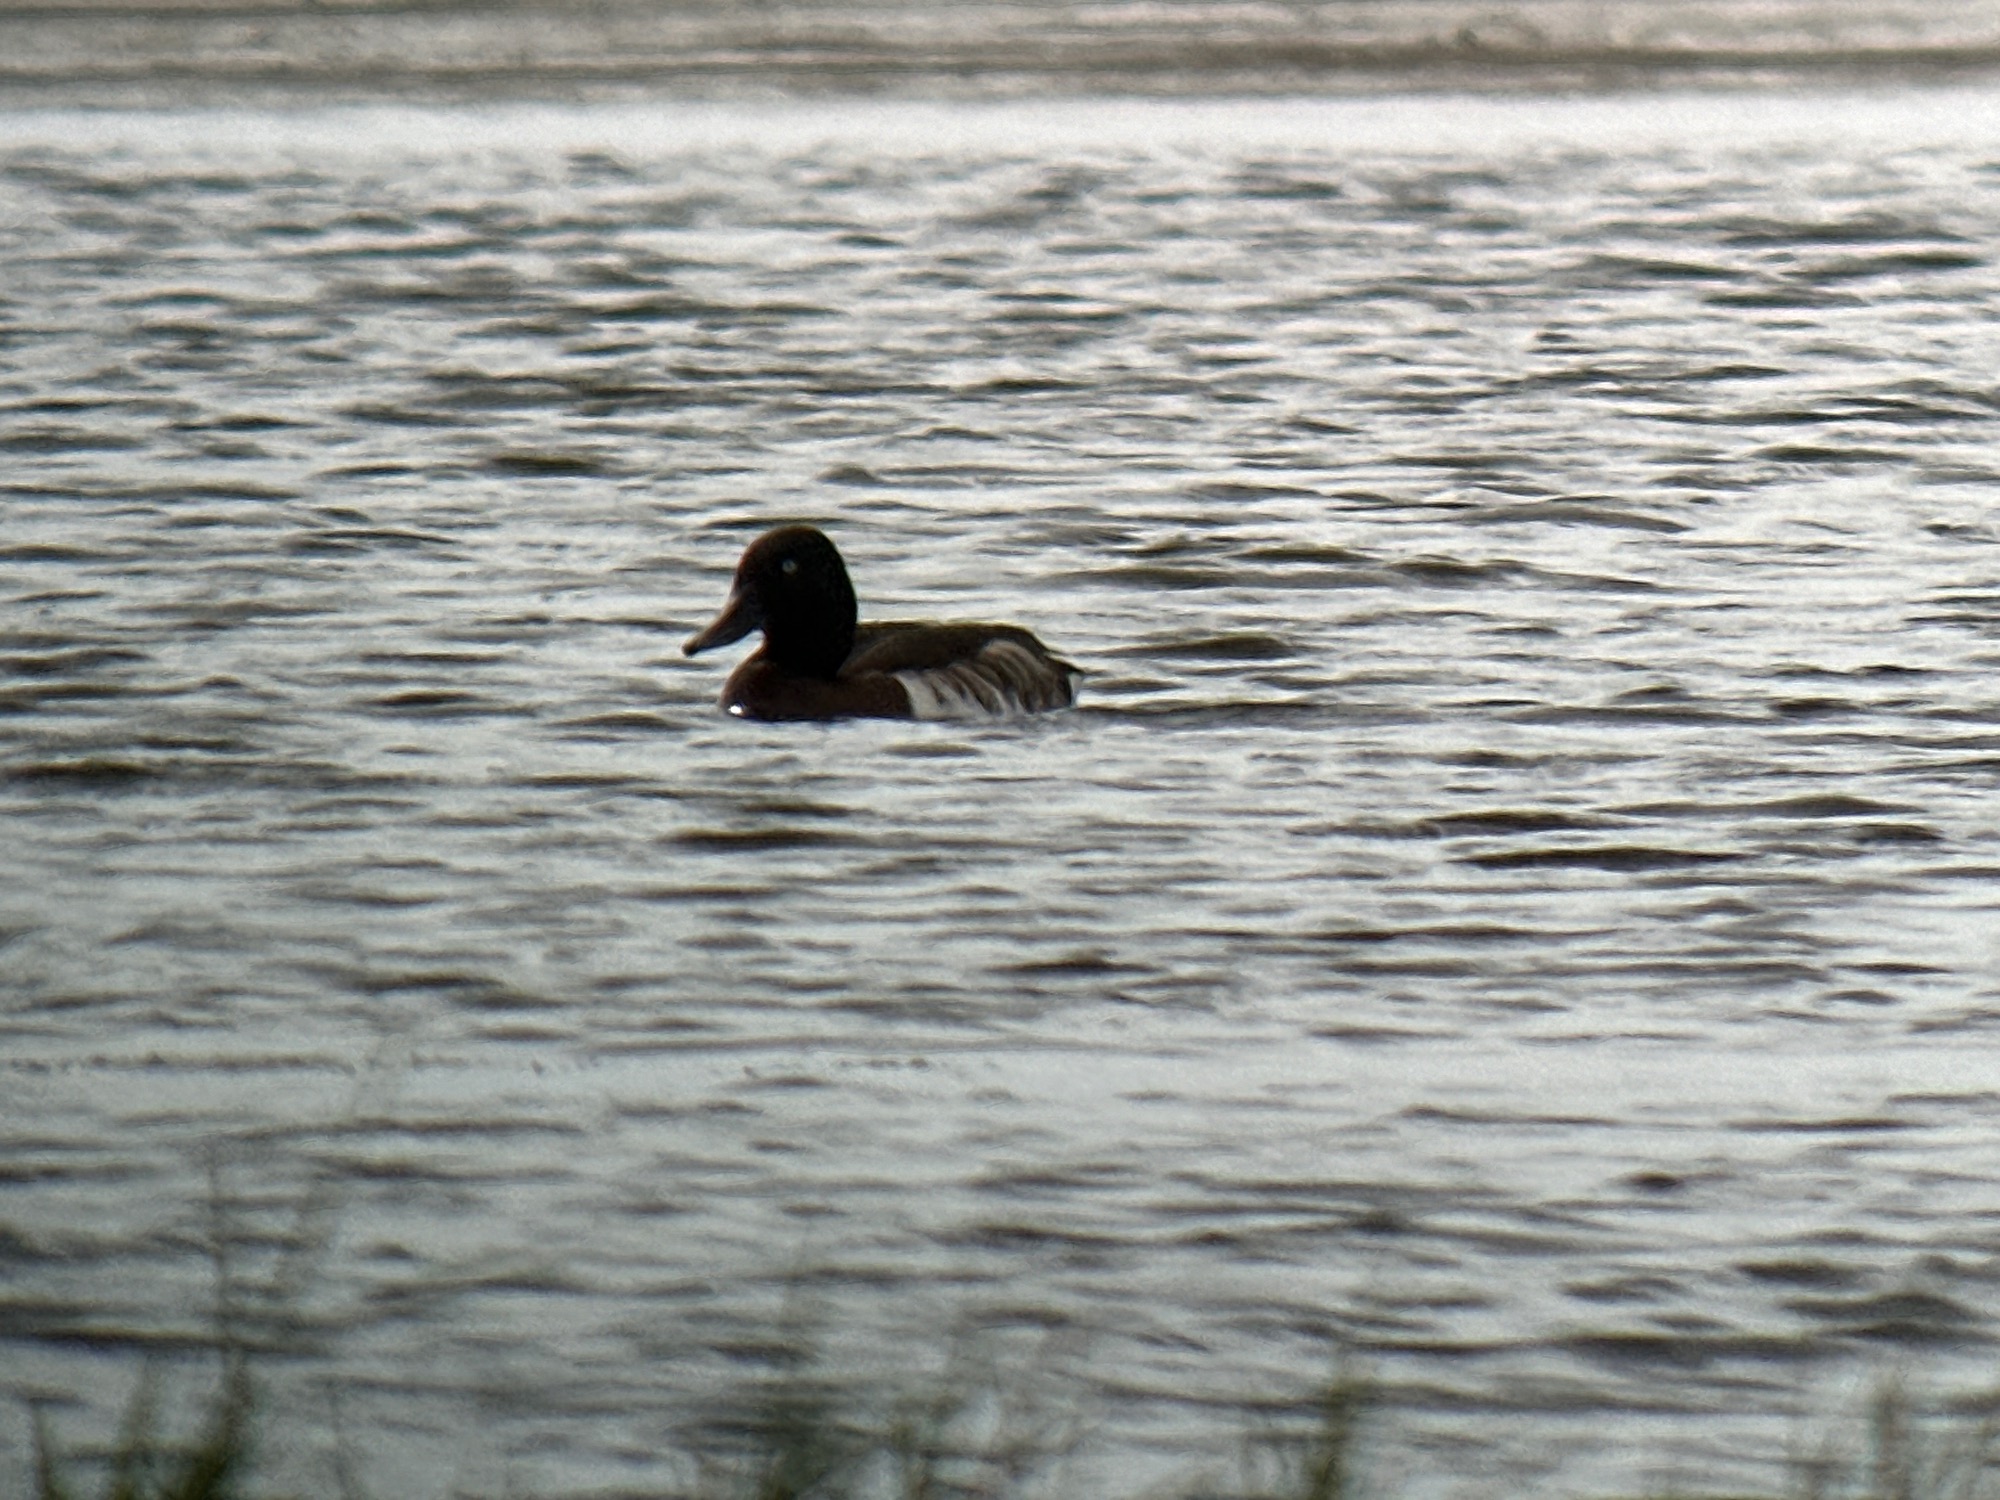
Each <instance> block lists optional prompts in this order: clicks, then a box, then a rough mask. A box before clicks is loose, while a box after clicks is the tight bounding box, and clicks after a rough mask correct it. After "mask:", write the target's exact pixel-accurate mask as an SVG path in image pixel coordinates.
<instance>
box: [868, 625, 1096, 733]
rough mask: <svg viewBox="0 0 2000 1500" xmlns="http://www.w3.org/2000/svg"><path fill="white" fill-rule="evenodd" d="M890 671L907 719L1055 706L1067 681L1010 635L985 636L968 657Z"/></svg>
mask: <svg viewBox="0 0 2000 1500" xmlns="http://www.w3.org/2000/svg"><path fill="white" fill-rule="evenodd" d="M893 675H894V677H895V679H896V681H898V682H900V683H902V685H903V690H904V691H905V692H907V693H908V694H909V695H910V717H911V718H913V719H1005V718H1009V717H1011V716H1013V715H1015V714H1023V713H1034V712H1039V711H1041V710H1043V709H1048V708H1060V707H1062V706H1064V705H1065V704H1067V703H1068V702H1069V701H1070V698H1071V689H1072V687H1073V684H1072V683H1071V682H1070V680H1069V674H1068V673H1066V672H1062V671H1060V670H1059V669H1056V668H1053V667H1051V666H1050V665H1049V664H1048V663H1047V662H1046V661H1043V660H1042V659H1040V658H1038V657H1037V656H1036V655H1035V654H1034V653H1033V652H1032V651H1029V650H1028V649H1027V648H1026V647H1024V646H1019V645H1016V644H1015V643H1014V642H1012V641H989V642H988V643H987V644H986V645H985V646H983V647H981V648H980V651H979V654H978V655H977V656H975V657H973V659H972V660H971V661H961V662H953V663H952V664H951V665H950V666H948V667H931V668H928V669H927V670H925V671H921V672H897V673H894V674H893Z"/></svg>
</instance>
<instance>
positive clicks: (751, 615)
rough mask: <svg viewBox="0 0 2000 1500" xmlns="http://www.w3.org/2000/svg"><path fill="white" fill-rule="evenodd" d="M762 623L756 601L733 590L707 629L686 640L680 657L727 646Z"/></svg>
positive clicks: (762, 618) (762, 617)
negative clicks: (714, 647)
mask: <svg viewBox="0 0 2000 1500" xmlns="http://www.w3.org/2000/svg"><path fill="white" fill-rule="evenodd" d="M763 623H764V616H763V613H762V611H760V610H759V609H758V608H757V602H756V600H754V599H752V598H750V597H749V596H748V595H746V594H744V593H742V592H741V591H734V590H733V591H731V593H730V595H729V602H728V603H726V604H724V605H723V606H722V613H721V614H719V615H717V616H716V617H715V618H714V619H713V620H711V621H710V622H709V624H708V628H707V629H705V630H699V631H696V632H695V633H694V634H693V635H691V636H689V637H688V638H687V641H686V643H685V644H683V645H682V647H681V655H683V656H693V655H694V654H695V653H696V652H698V651H706V650H707V649H708V648H709V647H710V646H727V645H728V644H729V643H730V642H731V641H740V640H742V639H743V637H744V636H746V635H748V634H749V633H750V632H751V631H753V630H756V629H758V628H759V627H760V626H761V625H763Z"/></svg>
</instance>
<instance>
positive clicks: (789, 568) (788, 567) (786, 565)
mask: <svg viewBox="0 0 2000 1500" xmlns="http://www.w3.org/2000/svg"><path fill="white" fill-rule="evenodd" d="M798 570H799V560H798V559H797V558H796V557H788V558H786V559H785V560H784V561H783V562H781V563H779V564H778V571H779V572H780V573H784V574H787V575H789V574H792V573H796V572H798Z"/></svg>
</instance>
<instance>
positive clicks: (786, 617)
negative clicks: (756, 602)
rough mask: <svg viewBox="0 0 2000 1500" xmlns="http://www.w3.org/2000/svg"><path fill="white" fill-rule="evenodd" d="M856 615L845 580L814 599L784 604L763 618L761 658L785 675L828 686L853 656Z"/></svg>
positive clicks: (851, 590)
mask: <svg viewBox="0 0 2000 1500" xmlns="http://www.w3.org/2000/svg"><path fill="white" fill-rule="evenodd" d="M856 614H857V611H856V609H855V604H854V590H853V588H852V587H851V586H849V585H848V582H847V580H846V579H845V578H842V579H840V580H838V586H837V587H830V588H829V589H828V590H827V592H825V593H824V594H822V595H821V596H820V597H818V598H816V599H796V600H787V601H785V603H784V604H783V605H781V606H780V607H779V608H777V609H775V610H772V611H771V612H769V613H767V614H766V616H765V618H764V654H765V655H766V656H768V657H769V658H770V659H771V660H772V661H773V662H775V663H776V664H777V665H778V666H779V667H781V668H783V669H784V670H785V671H786V672H790V673H793V674H795V675H798V676H801V677H817V678H820V679H822V680H824V681H827V682H831V681H832V680H833V679H834V678H835V677H838V676H839V675H840V669H841V667H842V666H844V665H845V664H846V662H847V658H848V657H849V656H851V655H852V654H853V652H854V624H855V619H856Z"/></svg>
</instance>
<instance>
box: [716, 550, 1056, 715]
mask: <svg viewBox="0 0 2000 1500" xmlns="http://www.w3.org/2000/svg"><path fill="white" fill-rule="evenodd" d="M855 618H856V609H855V603H854V585H853V584H851V583H850V582H848V578H847V565H846V564H845V563H843V562H842V561H841V560H840V553H839V551H838V550H837V549H836V548H835V547H834V545H833V543H832V542H830V541H828V540H827V537H826V534H825V533H824V532H822V531H819V530H818V529H817V528H815V527H811V526H780V527H778V528H777V529H776V530H774V531H767V532H765V533H764V534H763V535H762V536H760V537H758V538H757V540H756V541H754V542H752V543H751V544H750V546H749V547H748V548H747V549H746V550H745V551H744V553H743V560H742V561H741V562H739V563H737V565H736V580H735V583H734V584H733V585H732V587H731V588H730V591H729V598H728V600H727V602H725V603H724V604H723V606H722V613H721V614H719V615H717V616H716V617H715V620H714V622H713V623H712V624H710V625H709V627H708V628H707V629H706V630H702V631H699V632H697V633H696V634H694V635H692V636H690V637H689V638H688V641H687V644H686V645H684V646H682V647H681V650H682V651H683V652H684V653H685V654H686V655H688V656H693V655H694V654H695V653H696V652H698V651H706V650H708V649H709V647H711V646H726V645H728V644H729V643H730V642H731V641H740V640H742V639H743V637H744V636H746V635H748V634H750V632H751V631H753V630H761V631H763V632H764V644H763V645H762V646H760V647H759V648H758V649H757V650H755V651H753V652H752V653H751V654H750V655H749V656H748V657H746V658H745V659H744V661H743V663H742V665H740V666H739V667H737V669H736V670H735V671H734V672H732V673H730V674H729V681H728V683H727V684H726V685H724V687H723V689H722V707H723V709H724V711H726V712H728V713H732V714H736V715H737V716H739V717H741V718H745V719H862V718H867V719H976V718H1002V717H1005V716H1007V715H1010V714H1020V713H1041V712H1044V711H1046V710H1048V709H1055V708H1068V707H1069V706H1070V704H1071V703H1073V702H1075V701H1076V684H1077V681H1078V679H1079V678H1081V677H1082V675H1083V674H1082V673H1081V672H1080V671H1079V670H1078V669H1077V668H1076V667H1074V666H1072V665H1071V664H1070V663H1068V662H1066V661H1064V660H1063V659H1062V658H1061V657H1059V656H1056V655H1055V654H1053V653H1052V652H1051V651H1050V650H1049V649H1048V647H1046V646H1044V645H1043V644H1042V643H1041V642H1040V641H1038V640H1036V639H1035V637H1034V636H1033V635H1032V634H1030V633H1029V632H1028V631H1025V630H1023V629H1021V628H1020V627H1019V626H1018V625H966V624H947V625H933V624H927V623H923V622H918V621H892V622H886V623H882V624H874V625H856V623H855Z"/></svg>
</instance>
